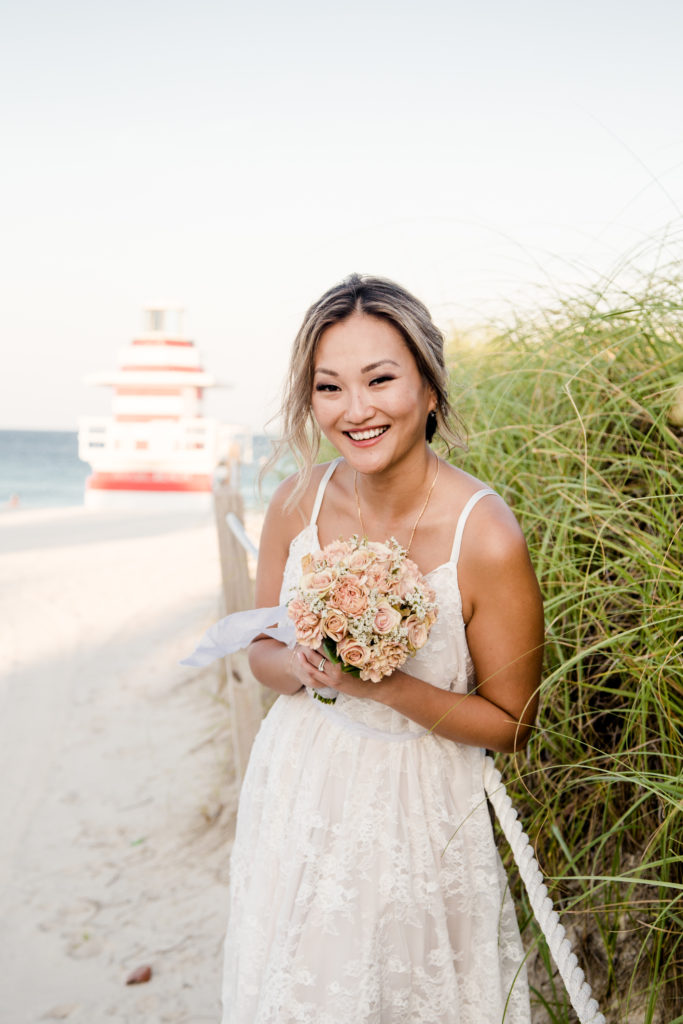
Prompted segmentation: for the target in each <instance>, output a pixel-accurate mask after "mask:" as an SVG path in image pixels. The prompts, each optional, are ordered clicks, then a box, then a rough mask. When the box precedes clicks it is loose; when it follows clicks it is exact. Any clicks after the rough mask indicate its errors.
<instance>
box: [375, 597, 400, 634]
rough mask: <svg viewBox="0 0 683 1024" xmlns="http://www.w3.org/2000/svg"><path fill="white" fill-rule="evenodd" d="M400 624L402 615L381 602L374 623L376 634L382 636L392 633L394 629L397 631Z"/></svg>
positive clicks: (384, 602)
mask: <svg viewBox="0 0 683 1024" xmlns="http://www.w3.org/2000/svg"><path fill="white" fill-rule="evenodd" d="M400 622H401V613H400V612H398V611H396V609H395V608H392V607H391V605H390V604H388V603H387V602H386V601H380V603H379V604H378V605H377V611H376V613H375V618H374V619H373V622H372V628H373V630H374V631H375V633H379V635H380V636H384V635H385V634H386V633H391V631H392V629H395V628H396V626H398V625H399V624H400Z"/></svg>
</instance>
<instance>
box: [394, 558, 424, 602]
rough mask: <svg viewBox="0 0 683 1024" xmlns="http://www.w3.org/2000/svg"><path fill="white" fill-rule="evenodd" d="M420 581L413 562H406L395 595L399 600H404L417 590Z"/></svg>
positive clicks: (417, 570)
mask: <svg viewBox="0 0 683 1024" xmlns="http://www.w3.org/2000/svg"><path fill="white" fill-rule="evenodd" d="M419 579H420V570H419V569H418V567H417V566H416V565H415V563H414V562H410V561H407V562H405V564H404V565H403V571H402V572H401V576H400V578H399V581H398V584H397V586H396V593H397V594H398V596H399V597H400V598H406V597H408V595H409V594H412V592H413V591H414V590H415V589H416V588H417V586H418V580H419Z"/></svg>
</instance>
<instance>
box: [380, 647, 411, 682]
mask: <svg viewBox="0 0 683 1024" xmlns="http://www.w3.org/2000/svg"><path fill="white" fill-rule="evenodd" d="M405 660H406V652H405V649H404V648H403V647H402V646H401V644H394V643H389V644H382V661H383V662H384V665H385V672H384V674H385V675H387V676H388V675H391V673H392V672H393V671H394V669H395V668H399V667H400V666H401V665H402V664H403V662H404V661H405Z"/></svg>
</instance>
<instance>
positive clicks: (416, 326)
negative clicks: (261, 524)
mask: <svg viewBox="0 0 683 1024" xmlns="http://www.w3.org/2000/svg"><path fill="white" fill-rule="evenodd" d="M354 313H364V314H365V315H367V316H376V317H379V318H381V319H382V320H386V321H388V322H389V323H390V324H392V325H393V326H394V327H395V328H396V330H397V331H398V332H399V333H400V334H401V336H402V338H403V340H404V341H405V343H406V345H407V346H408V348H409V349H410V351H411V353H412V355H413V358H414V359H415V362H416V363H417V368H418V370H419V371H420V374H421V376H422V378H423V380H424V381H425V382H426V383H427V384H428V385H429V387H431V388H432V389H433V390H434V394H435V395H436V409H435V413H436V423H435V424H434V422H433V418H432V421H431V424H430V422H429V421H428V423H427V428H426V436H427V440H428V441H431V439H432V435H433V434H434V431H435V430H436V431H437V432H438V434H439V436H440V437H441V438H442V440H443V441H444V442H445V444H446V447H447V449H448V451H449V452H450V451H451V450H452V449H453V448H454V447H465V443H464V429H463V427H462V423H461V421H460V420H459V417H458V415H457V413H456V412H455V411H454V410H453V408H452V406H451V403H450V399H449V396H448V384H449V378H448V370H447V369H446V364H445V360H444V337H443V334H442V333H441V331H440V330H439V329H438V327H437V326H436V325H435V324H434V323H433V321H432V318H431V316H430V313H429V310H428V309H427V307H426V306H425V305H424V304H423V303H422V302H420V300H419V299H416V298H415V296H414V295H411V293H410V292H409V291H406V289H405V288H402V287H401V285H398V284H396V283H395V282H394V281H389V280H387V279H386V278H383V277H370V276H367V275H361V274H351V275H350V276H349V277H347V278H345V279H344V280H343V281H342V282H341V283H340V284H337V285H335V286H334V287H333V288H330V289H329V291H327V292H325V294H324V295H323V296H322V297H321V298H320V299H318V301H317V302H315V303H313V305H312V306H311V307H310V309H309V310H308V312H307V313H306V315H305V317H304V320H303V323H302V325H301V327H300V328H299V331H298V333H297V336H296V338H295V340H294V347H293V349H292V354H291V357H290V361H289V372H288V375H287V380H286V383H285V387H284V392H283V398H282V406H281V409H280V416H281V420H282V427H283V433H282V437H281V439H280V441H279V442H278V443H277V445H276V448H275V451H274V453H273V455H272V456H271V458H270V459H269V460H268V463H267V464H266V466H265V467H264V472H266V471H267V470H268V469H269V468H270V467H271V466H272V465H273V464H274V463H275V462H276V461H277V459H278V458H279V457H280V455H281V454H282V453H283V452H284V451H291V452H292V454H293V455H294V458H295V459H296V462H297V466H298V476H299V479H298V481H297V485H296V487H295V488H294V490H293V491H292V493H291V495H290V497H289V500H288V501H287V505H288V506H291V505H292V504H294V503H295V502H296V500H297V498H298V497H300V495H301V494H302V493H303V491H304V490H305V489H306V486H307V485H308V482H309V480H310V478H311V470H312V468H313V465H314V463H315V460H316V457H317V455H318V450H319V447H320V428H319V426H318V424H317V422H316V420H315V418H314V416H313V413H312V411H311V396H312V394H313V370H314V362H315V353H316V350H317V347H318V343H319V341H320V338H321V337H322V334H323V332H324V331H325V330H327V328H328V327H331V326H332V325H333V324H337V323H341V322H342V321H343V320H346V319H348V317H350V316H352V315H353V314H354Z"/></svg>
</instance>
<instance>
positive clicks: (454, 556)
mask: <svg viewBox="0 0 683 1024" xmlns="http://www.w3.org/2000/svg"><path fill="white" fill-rule="evenodd" d="M495 493H496V492H495V491H493V490H491V488H490V487H482V488H481V490H479V491H475V492H474V494H473V495H472V496H471V497H470V498H469V499H468V501H467V502H466V503H465V507H464V508H463V510H462V512H461V513H460V515H459V516H458V522H457V525H456V527H455V537H454V538H453V550H452V551H451V558H450V560H451V562H455V564H456V565H457V564H458V559H459V557H460V546H461V544H462V535H463V533H464V530H465V523H466V522H467V520H468V518H469V514H470V512H471V511H472V509H473V508H474V506H475V505H476V504H477V502H478V501H479V500H480V499H481V498H485V497H486V495H487V494H495Z"/></svg>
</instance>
